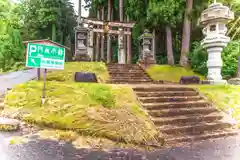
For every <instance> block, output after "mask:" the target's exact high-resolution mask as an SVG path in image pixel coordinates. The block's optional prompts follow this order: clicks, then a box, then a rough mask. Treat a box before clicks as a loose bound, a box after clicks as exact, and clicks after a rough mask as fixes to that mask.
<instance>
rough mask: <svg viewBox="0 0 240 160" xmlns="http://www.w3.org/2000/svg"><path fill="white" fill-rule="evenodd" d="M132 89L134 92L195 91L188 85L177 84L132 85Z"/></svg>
mask: <svg viewBox="0 0 240 160" xmlns="http://www.w3.org/2000/svg"><path fill="white" fill-rule="evenodd" d="M133 90H134V91H136V92H158V91H164V92H165V91H182V92H184V91H195V92H196V90H195V89H194V88H188V87H181V86H180V85H179V87H176V86H174V87H134V88H133Z"/></svg>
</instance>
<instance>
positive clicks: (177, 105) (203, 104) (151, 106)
mask: <svg viewBox="0 0 240 160" xmlns="http://www.w3.org/2000/svg"><path fill="white" fill-rule="evenodd" d="M142 106H143V107H144V108H146V109H148V110H162V109H174V108H175V109H178V108H198V107H208V106H210V104H209V103H208V102H207V101H204V100H201V101H189V102H171V103H144V104H142Z"/></svg>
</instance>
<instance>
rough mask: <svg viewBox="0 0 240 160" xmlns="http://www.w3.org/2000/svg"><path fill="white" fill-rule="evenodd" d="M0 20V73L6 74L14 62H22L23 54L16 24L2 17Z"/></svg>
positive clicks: (22, 46)
mask: <svg viewBox="0 0 240 160" xmlns="http://www.w3.org/2000/svg"><path fill="white" fill-rule="evenodd" d="M0 19H1V21H0V29H2V30H1V31H0V72H6V71H8V70H11V69H13V68H14V66H15V63H16V62H17V63H19V62H22V61H23V60H24V53H25V52H24V45H23V44H22V40H21V35H20V32H19V30H18V27H19V26H18V22H16V21H14V19H12V20H9V19H6V18H4V17H1V18H0ZM15 67H16V66H15Z"/></svg>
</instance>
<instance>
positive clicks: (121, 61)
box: [118, 28, 126, 64]
mask: <svg viewBox="0 0 240 160" xmlns="http://www.w3.org/2000/svg"><path fill="white" fill-rule="evenodd" d="M119 32H120V33H119V36H118V63H119V64H126V54H125V51H124V42H123V38H124V33H123V29H122V28H119Z"/></svg>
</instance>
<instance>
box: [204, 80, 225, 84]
mask: <svg viewBox="0 0 240 160" xmlns="http://www.w3.org/2000/svg"><path fill="white" fill-rule="evenodd" d="M202 84H216V85H218V84H227V81H226V80H203V81H202Z"/></svg>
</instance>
